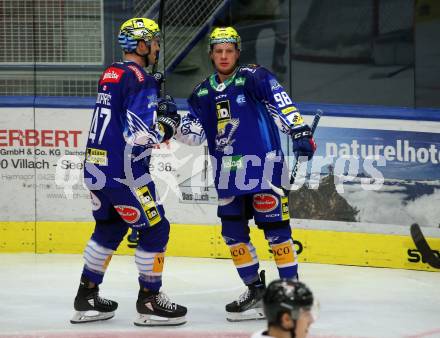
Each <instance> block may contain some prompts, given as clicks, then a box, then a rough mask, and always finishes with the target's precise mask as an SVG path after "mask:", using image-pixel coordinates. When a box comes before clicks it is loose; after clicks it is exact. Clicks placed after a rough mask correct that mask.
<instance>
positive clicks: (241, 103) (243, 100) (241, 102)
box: [235, 94, 246, 106]
mask: <svg viewBox="0 0 440 338" xmlns="http://www.w3.org/2000/svg"><path fill="white" fill-rule="evenodd" d="M235 101H236V102H237V104H238V105H239V106H244V105H245V104H246V97H245V96H244V95H243V94H240V95H238V96H237V99H236V100H235Z"/></svg>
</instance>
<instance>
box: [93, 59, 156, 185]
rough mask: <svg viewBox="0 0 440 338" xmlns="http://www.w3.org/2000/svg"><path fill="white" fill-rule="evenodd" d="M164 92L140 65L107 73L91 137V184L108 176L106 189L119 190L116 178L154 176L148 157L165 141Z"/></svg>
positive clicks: (100, 85)
mask: <svg viewBox="0 0 440 338" xmlns="http://www.w3.org/2000/svg"><path fill="white" fill-rule="evenodd" d="M158 93H159V88H158V85H157V82H156V81H155V79H154V78H153V77H152V76H151V75H149V74H147V73H146V72H145V71H144V69H143V68H142V67H140V66H139V65H137V64H136V63H134V62H121V63H114V64H112V65H111V66H110V67H108V68H107V69H106V70H105V71H104V72H103V73H102V75H101V77H100V79H99V83H98V95H97V100H96V104H95V108H94V112H93V116H92V121H91V124H90V130H89V135H88V142H87V149H86V159H85V162H86V169H85V178H86V179H91V181H90V180H86V182H88V183H93V184H94V183H97V182H96V181H97V180H99V181H100V182H102V180H103V175H102V174H104V176H105V184H104V186H107V187H111V186H115V187H116V186H119V185H120V182H118V181H117V180H115V178H122V179H124V178H125V177H128V178H134V179H136V178H138V177H139V176H142V175H143V174H145V172H146V171H148V162H149V156H146V154H148V152H149V151H150V152H151V147H152V146H154V145H155V144H157V143H160V142H161V140H162V138H163V133H162V132H161V130H160V129H159V127H158V124H157V123H156V109H157V97H158ZM149 149H150V150H149ZM145 152H146V153H145ZM140 154H143V155H141V156H140V157H142V160H138V161H136V160H135V158H136V157H137V156H139V155H140ZM131 175H133V176H131ZM98 186H102V184H99V182H98Z"/></svg>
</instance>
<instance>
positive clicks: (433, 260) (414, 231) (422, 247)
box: [410, 223, 440, 269]
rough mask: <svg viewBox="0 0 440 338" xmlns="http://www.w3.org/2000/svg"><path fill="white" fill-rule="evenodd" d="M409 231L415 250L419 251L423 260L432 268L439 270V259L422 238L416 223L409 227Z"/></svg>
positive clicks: (423, 237)
mask: <svg viewBox="0 0 440 338" xmlns="http://www.w3.org/2000/svg"><path fill="white" fill-rule="evenodd" d="M410 230H411V237H412V239H413V241H414V244H415V245H416V247H417V250H419V251H420V253H421V255H422V258H423V260H424V261H425V262H426V263H428V264H429V265H430V266H432V267H433V268H436V269H440V258H439V257H437V256H435V255H434V253H433V252H432V250H431V247H430V246H429V244H428V242H427V241H426V238H425V236H423V232H422V230H421V229H420V226H419V225H418V224H417V223H414V224H412V225H411V229H410Z"/></svg>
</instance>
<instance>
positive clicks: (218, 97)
mask: <svg viewBox="0 0 440 338" xmlns="http://www.w3.org/2000/svg"><path fill="white" fill-rule="evenodd" d="M225 97H228V95H226V94H220V95H217V96H216V97H215V99H216V100H219V99H224V98H225Z"/></svg>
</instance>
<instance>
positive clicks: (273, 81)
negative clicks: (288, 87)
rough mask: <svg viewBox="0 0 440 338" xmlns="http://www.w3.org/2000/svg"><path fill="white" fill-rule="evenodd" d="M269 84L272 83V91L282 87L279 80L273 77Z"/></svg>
mask: <svg viewBox="0 0 440 338" xmlns="http://www.w3.org/2000/svg"><path fill="white" fill-rule="evenodd" d="M269 84H270V89H272V91H275V90H277V89H278V88H281V85H280V84H279V83H278V81H277V80H275V79H271V80H270V81H269Z"/></svg>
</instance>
